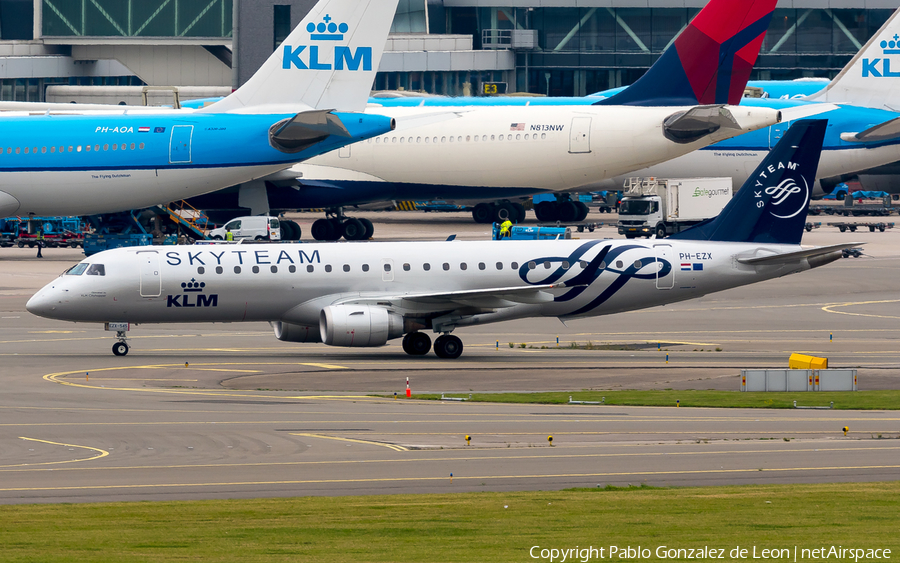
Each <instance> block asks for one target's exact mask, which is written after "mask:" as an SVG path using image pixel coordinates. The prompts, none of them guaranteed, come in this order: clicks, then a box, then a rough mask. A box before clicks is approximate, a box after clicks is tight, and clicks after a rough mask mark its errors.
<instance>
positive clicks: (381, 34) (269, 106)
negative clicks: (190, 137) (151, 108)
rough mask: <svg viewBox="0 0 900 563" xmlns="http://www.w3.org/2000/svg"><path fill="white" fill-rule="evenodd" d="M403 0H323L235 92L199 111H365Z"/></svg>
mask: <svg viewBox="0 0 900 563" xmlns="http://www.w3.org/2000/svg"><path fill="white" fill-rule="evenodd" d="M397 2H398V0H319V2H318V3H317V4H316V5H315V6H313V8H312V9H311V10H310V11H309V13H308V14H307V15H306V17H305V18H303V21H302V22H300V25H298V26H297V27H296V28H294V30H293V31H292V32H291V34H290V35H288V37H287V39H285V40H284V42H283V43H282V44H281V45H280V46H279V47H278V48H277V49H275V52H274V53H272V56H270V57H269V58H268V60H266V62H265V63H264V64H263V65H262V67H260V69H259V70H258V71H256V74H254V75H253V76H252V77H250V80H248V81H247V83H246V84H244V85H243V86H241V87H240V88H238V89H237V90H236V91H234V92H233V93H232V94H231V95H230V96H228V97H226V98H224V99H222V100H221V101H218V102H216V103H214V104H211V105H209V106H206V107H204V108H201V109H198V110H197V112H198V113H222V112H235V113H298V112H300V111H304V110H309V109H328V110H338V111H362V110H363V109H365V107H366V102H367V101H368V98H369V92H370V91H371V90H372V83H373V81H374V79H375V73H376V72H377V71H378V65H379V63H380V62H381V55H382V53H383V52H384V45H385V43H386V42H387V37H388V32H389V31H390V29H391V23H392V22H393V19H394V13H395V12H396V11H397Z"/></svg>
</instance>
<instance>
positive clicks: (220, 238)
mask: <svg viewBox="0 0 900 563" xmlns="http://www.w3.org/2000/svg"><path fill="white" fill-rule="evenodd" d="M213 240H222V237H220V236H219V235H216V236H214V237H213Z"/></svg>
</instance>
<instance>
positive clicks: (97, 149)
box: [94, 145, 125, 152]
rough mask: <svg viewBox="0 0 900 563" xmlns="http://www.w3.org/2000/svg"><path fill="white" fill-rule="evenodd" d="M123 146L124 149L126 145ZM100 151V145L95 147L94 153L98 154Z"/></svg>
mask: <svg viewBox="0 0 900 563" xmlns="http://www.w3.org/2000/svg"><path fill="white" fill-rule="evenodd" d="M122 146H123V147H124V146H125V145H122ZM99 150H100V145H94V152H97V151H99Z"/></svg>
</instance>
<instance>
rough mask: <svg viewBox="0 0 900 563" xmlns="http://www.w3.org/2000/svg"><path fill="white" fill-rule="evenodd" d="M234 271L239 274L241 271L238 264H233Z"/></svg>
mask: <svg viewBox="0 0 900 563" xmlns="http://www.w3.org/2000/svg"><path fill="white" fill-rule="evenodd" d="M234 273H235V274H240V273H241V267H240V266H235V267H234Z"/></svg>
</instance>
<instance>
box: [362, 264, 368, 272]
mask: <svg viewBox="0 0 900 563" xmlns="http://www.w3.org/2000/svg"><path fill="white" fill-rule="evenodd" d="M362 270H363V272H368V271H369V265H368V264H363V266H362Z"/></svg>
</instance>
